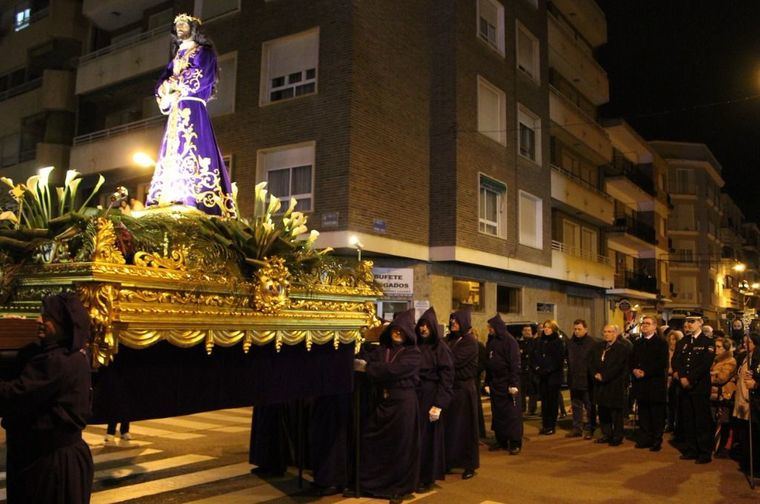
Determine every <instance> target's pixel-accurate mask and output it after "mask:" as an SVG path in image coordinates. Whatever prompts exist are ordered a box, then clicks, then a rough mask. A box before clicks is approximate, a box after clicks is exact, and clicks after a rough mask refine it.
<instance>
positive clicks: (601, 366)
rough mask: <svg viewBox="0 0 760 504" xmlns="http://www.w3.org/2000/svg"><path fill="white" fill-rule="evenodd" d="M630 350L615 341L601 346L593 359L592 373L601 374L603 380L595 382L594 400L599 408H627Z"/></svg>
mask: <svg viewBox="0 0 760 504" xmlns="http://www.w3.org/2000/svg"><path fill="white" fill-rule="evenodd" d="M628 358H629V353H628V348H627V347H626V346H625V344H624V343H621V342H620V341H615V342H613V343H612V344H611V345H608V344H607V343H606V342H605V343H602V344H601V345H599V346H598V347H597V348H596V349H595V352H594V358H593V359H592V369H591V371H592V373H593V374H594V375H595V374H596V373H599V374H600V375H601V376H602V379H601V380H596V381H595V386H594V400H595V401H596V403H597V404H598V405H599V406H605V407H607V408H612V409H614V408H625V407H626V405H627V393H626V392H627V390H626V389H627V385H628Z"/></svg>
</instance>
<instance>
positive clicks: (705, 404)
mask: <svg viewBox="0 0 760 504" xmlns="http://www.w3.org/2000/svg"><path fill="white" fill-rule="evenodd" d="M702 324H703V320H702V315H701V314H699V313H695V312H690V313H687V316H686V319H685V321H684V332H685V336H684V337H683V338H682V339H681V340H679V341H678V343H677V344H676V349H675V352H674V353H673V362H672V367H673V378H674V379H676V380H678V383H679V384H680V386H681V400H680V401H679V413H678V418H680V419H683V434H684V437H685V445H684V447H683V455H681V459H683V460H696V463H697V464H707V463H709V462H710V461H711V453H712V446H711V445H712V438H713V432H714V428H713V421H712V415H711V414H710V366H711V365H712V363H713V360H714V359H715V342H714V341H713V340H712V339H710V338H708V337H707V336H706V335H705V334H704V333H703V332H702Z"/></svg>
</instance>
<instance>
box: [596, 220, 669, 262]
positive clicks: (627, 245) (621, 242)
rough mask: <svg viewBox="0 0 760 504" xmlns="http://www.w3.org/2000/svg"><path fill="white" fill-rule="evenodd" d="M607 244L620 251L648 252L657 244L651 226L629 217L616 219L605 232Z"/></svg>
mask: <svg viewBox="0 0 760 504" xmlns="http://www.w3.org/2000/svg"><path fill="white" fill-rule="evenodd" d="M607 244H608V245H609V246H611V247H613V248H618V249H622V251H631V252H632V255H633V253H634V252H635V253H640V252H645V251H646V252H649V251H651V250H652V248H653V246H654V245H656V244H657V240H656V239H655V231H654V228H653V227H652V226H650V225H649V224H647V223H645V222H641V221H639V220H636V219H634V218H633V217H630V216H623V217H617V218H616V219H615V221H614V222H613V224H612V226H611V227H610V228H608V230H607Z"/></svg>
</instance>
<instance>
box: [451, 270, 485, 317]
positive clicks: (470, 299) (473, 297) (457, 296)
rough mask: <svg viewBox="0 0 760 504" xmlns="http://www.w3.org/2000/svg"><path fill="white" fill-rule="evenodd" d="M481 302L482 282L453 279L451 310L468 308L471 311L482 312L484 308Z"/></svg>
mask: <svg viewBox="0 0 760 504" xmlns="http://www.w3.org/2000/svg"><path fill="white" fill-rule="evenodd" d="M482 300H483V282H475V281H472V280H460V279H457V278H455V279H454V282H453V289H452V298H451V306H452V309H454V310H461V309H467V308H469V309H471V310H472V311H483V310H484V308H485V307H484V306H483V303H482Z"/></svg>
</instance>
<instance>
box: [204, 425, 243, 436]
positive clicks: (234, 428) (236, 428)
mask: <svg viewBox="0 0 760 504" xmlns="http://www.w3.org/2000/svg"><path fill="white" fill-rule="evenodd" d="M210 430H212V431H214V432H225V433H227V434H235V433H238V432H248V431H249V430H251V428H250V427H243V426H242V425H228V426H226V427H217V428H215V429H210Z"/></svg>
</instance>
